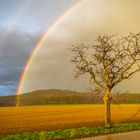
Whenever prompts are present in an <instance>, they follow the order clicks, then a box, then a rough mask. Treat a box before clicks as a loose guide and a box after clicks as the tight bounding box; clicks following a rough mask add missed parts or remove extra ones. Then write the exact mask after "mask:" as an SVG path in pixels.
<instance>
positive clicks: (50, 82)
mask: <svg viewBox="0 0 140 140" xmlns="http://www.w3.org/2000/svg"><path fill="white" fill-rule="evenodd" d="M139 7H140V1H139V0H113V1H112V0H84V1H81V2H80V3H79V4H78V5H76V6H75V7H74V8H73V9H72V10H70V11H69V12H68V13H67V14H66V15H65V16H64V17H63V18H62V19H61V20H60V21H59V22H58V23H57V24H56V25H55V27H53V28H52V29H51V31H50V32H49V33H48V35H47V37H46V40H45V41H44V43H43V44H42V45H41V47H40V48H38V51H37V52H36V54H35V55H34V57H33V61H32V63H31V65H30V66H29V67H28V71H27V73H26V75H25V77H24V82H23V83H22V85H21V90H20V93H24V92H28V91H33V90H38V89H54V88H55V89H71V90H77V91H87V90H88V88H89V77H88V76H87V75H85V76H82V77H81V78H79V79H78V80H74V76H73V72H74V65H72V64H71V63H70V59H71V57H72V53H71V52H70V51H69V50H68V48H70V47H72V46H73V45H76V44H81V43H85V44H88V45H91V44H94V43H95V40H96V39H97V37H98V35H99V34H100V35H102V34H103V35H104V34H106V35H114V34H118V35H119V36H123V35H128V34H129V32H133V33H138V32H139V31H140V26H139V25H140V15H139V13H140V8H139ZM139 83H140V73H137V74H136V75H134V76H133V77H132V79H131V80H126V81H123V82H122V83H121V84H119V85H118V86H117V87H116V88H115V89H114V91H113V92H115V91H117V92H118V91H119V92H129V93H140V86H139Z"/></svg>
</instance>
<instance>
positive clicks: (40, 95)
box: [0, 89, 140, 107]
mask: <svg viewBox="0 0 140 140" xmlns="http://www.w3.org/2000/svg"><path fill="white" fill-rule="evenodd" d="M102 97H103V94H101V93H91V92H76V91H71V90H59V89H50V90H37V91H33V92H29V93H24V94H21V95H19V105H20V106H28V105H50V104H103V100H102ZM111 98H112V104H139V103H140V94H138V93H131V94H130V93H124V94H115V93H114V94H111ZM16 99H17V96H16V95H12V96H0V106H1V107H4V106H15V105H16Z"/></svg>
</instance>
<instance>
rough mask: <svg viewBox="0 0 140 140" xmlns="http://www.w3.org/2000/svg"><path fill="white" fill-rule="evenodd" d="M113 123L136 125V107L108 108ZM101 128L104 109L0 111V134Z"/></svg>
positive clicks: (54, 107)
mask: <svg viewBox="0 0 140 140" xmlns="http://www.w3.org/2000/svg"><path fill="white" fill-rule="evenodd" d="M112 121H113V123H129V122H140V104H133V105H132V104H129V105H112ZM103 124H104V105H48V106H26V107H1V108H0V134H1V135H8V134H16V133H21V132H32V131H40V130H54V129H65V128H77V127H94V126H101V125H103Z"/></svg>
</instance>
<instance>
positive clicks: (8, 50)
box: [0, 0, 78, 96]
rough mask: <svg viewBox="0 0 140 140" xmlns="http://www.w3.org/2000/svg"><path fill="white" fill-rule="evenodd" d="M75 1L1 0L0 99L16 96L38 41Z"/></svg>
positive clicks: (76, 0)
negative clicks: (23, 73)
mask: <svg viewBox="0 0 140 140" xmlns="http://www.w3.org/2000/svg"><path fill="white" fill-rule="evenodd" d="M76 2H78V0H0V60H1V61H0V95H2V96H3V95H11V94H15V93H16V89H17V85H18V81H19V79H20V75H21V72H22V71H23V68H24V66H25V63H26V61H27V59H28V57H29V55H30V54H31V52H32V50H33V48H34V47H35V45H36V43H37V42H38V40H39V39H40V37H41V36H42V35H43V34H44V32H46V31H47V30H48V29H49V28H50V27H51V25H52V24H53V23H54V22H55V21H57V19H58V18H59V17H61V15H63V13H65V12H66V11H67V9H69V8H70V7H71V6H72V5H74V4H75V3H76Z"/></svg>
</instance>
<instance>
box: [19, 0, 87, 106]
mask: <svg viewBox="0 0 140 140" xmlns="http://www.w3.org/2000/svg"><path fill="white" fill-rule="evenodd" d="M84 1H86V0H79V2H77V3H76V4H75V5H74V6H72V7H70V8H69V9H68V10H67V11H66V12H65V13H64V14H63V15H62V16H61V17H60V18H59V19H58V20H57V21H56V22H55V23H54V24H53V25H52V26H51V27H50V28H49V30H47V31H46V32H45V33H44V34H43V36H42V37H41V38H40V39H39V41H38V43H37V44H36V46H35V48H34V50H33V51H32V53H31V55H30V57H29V59H28V60H27V62H26V64H25V68H24V70H23V72H22V74H21V77H20V80H19V84H18V88H17V92H16V95H17V98H16V106H18V105H19V104H20V94H21V89H22V86H23V84H24V81H25V79H26V76H27V72H28V69H29V67H30V65H31V63H32V61H33V59H34V56H35V55H36V54H37V52H38V50H39V49H40V47H41V46H42V44H43V43H44V41H45V40H46V38H47V37H48V35H49V33H50V32H51V31H52V30H53V29H54V28H55V27H56V26H57V25H58V24H59V23H60V22H61V21H62V19H63V18H65V17H66V16H67V15H68V14H70V13H71V12H72V11H73V10H74V9H76V8H78V7H79V6H80V5H81V4H82V3H83V2H84Z"/></svg>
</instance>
